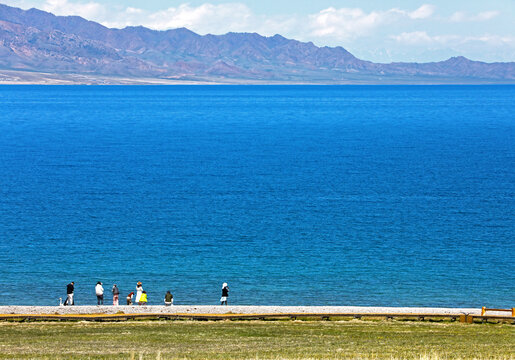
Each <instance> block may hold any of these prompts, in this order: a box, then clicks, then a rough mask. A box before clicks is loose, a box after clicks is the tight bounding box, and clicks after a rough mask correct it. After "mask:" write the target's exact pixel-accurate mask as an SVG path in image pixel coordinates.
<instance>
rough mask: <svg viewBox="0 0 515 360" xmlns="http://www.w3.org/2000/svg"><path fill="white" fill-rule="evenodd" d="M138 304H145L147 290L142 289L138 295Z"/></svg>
mask: <svg viewBox="0 0 515 360" xmlns="http://www.w3.org/2000/svg"><path fill="white" fill-rule="evenodd" d="M138 305H147V292H146V291H143V292H142V293H141V296H140V297H139V301H138Z"/></svg>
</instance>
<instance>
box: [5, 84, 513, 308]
mask: <svg viewBox="0 0 515 360" xmlns="http://www.w3.org/2000/svg"><path fill="white" fill-rule="evenodd" d="M514 99H515V86H457V87H453V86H427V87H426V86H392V87H389V86H377V87H368V86H343V87H339V86H327V87H325V86H313V87H311V86H300V87H297V86H284V87H281V86H263V87H261V86H241V87H232V86H174V87H159V86H152V87H137V86H131V87H123V86H122V87H83V86H78V87H75V86H67V87H60V86H52V87H43V86H41V87H40V86H1V87H0V109H1V111H0V239H1V242H0V279H2V291H0V304H34V305H35V304H44V305H51V304H56V303H57V302H58V300H57V299H58V298H59V297H64V296H65V290H66V284H67V283H68V282H70V281H72V280H74V281H75V282H76V303H77V304H96V298H95V294H94V285H95V283H96V282H97V281H102V282H103V283H104V287H105V288H106V289H107V288H109V287H110V285H112V284H113V283H117V284H118V286H119V288H120V290H121V292H122V299H123V297H124V296H125V295H126V294H127V293H128V292H130V291H134V289H135V285H136V282H137V281H142V282H143V285H144V288H145V290H147V291H148V293H149V301H150V303H151V304H152V303H153V304H158V303H161V302H162V298H163V296H164V293H165V291H166V290H168V289H170V290H172V292H173V293H174V296H175V301H176V303H177V304H217V303H218V300H219V298H220V288H221V284H222V282H228V283H229V287H230V288H231V294H230V298H229V303H230V304H231V303H232V304H263V305H265V304H278V305H286V304H288V305H289V304H292V305H392V306H397V305H399V306H400V305H402V306H418V305H422V306H424V305H427V306H482V305H488V306H514V300H515V296H514V294H515V275H514V274H515V271H514V270H515V265H514V259H515V239H514V237H515V236H514V232H515V231H514V230H515V211H514V210H515V146H514V140H515V115H514V114H515V101H514Z"/></svg>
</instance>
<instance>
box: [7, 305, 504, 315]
mask: <svg viewBox="0 0 515 360" xmlns="http://www.w3.org/2000/svg"><path fill="white" fill-rule="evenodd" d="M120 312H123V313H126V314H129V313H130V314H149V313H152V314H213V315H215V314H218V315H220V314H228V313H230V314H392V315H395V314H413V315H418V314H441V315H467V314H470V315H481V308H437V307H379V306H255V305H229V306H220V305H173V306H164V305H143V306H139V305H131V306H126V305H121V306H110V305H100V306H96V305H81V306H16V305H11V306H0V314H34V315H40V314H53V315H80V314H83V315H84V314H117V313H120ZM491 314H492V315H506V314H505V313H496V312H493V313H491Z"/></svg>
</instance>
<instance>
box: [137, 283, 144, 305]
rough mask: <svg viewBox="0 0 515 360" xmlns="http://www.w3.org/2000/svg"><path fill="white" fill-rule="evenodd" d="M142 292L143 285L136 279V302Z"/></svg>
mask: <svg viewBox="0 0 515 360" xmlns="http://www.w3.org/2000/svg"><path fill="white" fill-rule="evenodd" d="M142 293H143V285H142V284H141V281H138V284H137V286H136V304H137V303H139V299H140V298H141V294H142Z"/></svg>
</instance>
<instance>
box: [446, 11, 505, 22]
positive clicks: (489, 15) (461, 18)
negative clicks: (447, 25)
mask: <svg viewBox="0 0 515 360" xmlns="http://www.w3.org/2000/svg"><path fill="white" fill-rule="evenodd" d="M499 14H500V12H499V11H484V12H480V13H478V14H476V15H468V14H467V13H466V12H463V11H457V12H455V13H454V14H452V15H451V17H450V19H449V20H450V21H451V22H465V21H471V22H478V21H488V20H491V19H493V18H495V17H497V16H498V15H499Z"/></svg>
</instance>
